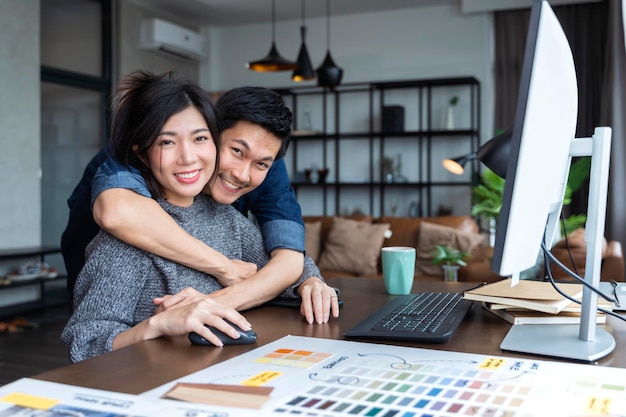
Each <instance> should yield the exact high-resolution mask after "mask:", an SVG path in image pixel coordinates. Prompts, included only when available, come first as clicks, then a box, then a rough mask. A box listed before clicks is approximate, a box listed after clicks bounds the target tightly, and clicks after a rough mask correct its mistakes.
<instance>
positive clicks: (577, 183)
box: [471, 157, 591, 246]
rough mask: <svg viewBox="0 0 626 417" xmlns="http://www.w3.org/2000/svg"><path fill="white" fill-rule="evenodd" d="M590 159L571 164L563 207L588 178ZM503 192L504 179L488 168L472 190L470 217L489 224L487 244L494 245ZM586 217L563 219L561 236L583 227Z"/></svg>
mask: <svg viewBox="0 0 626 417" xmlns="http://www.w3.org/2000/svg"><path fill="white" fill-rule="evenodd" d="M590 164H591V159H590V158H589V157H584V158H580V159H578V160H577V161H576V162H574V163H573V164H572V166H571V167H570V171H569V176H568V178H567V186H566V187H565V195H564V197H563V207H566V206H567V205H569V204H570V203H571V201H572V194H573V193H574V192H575V191H576V190H578V189H579V188H580V187H581V186H582V184H583V183H584V182H585V181H586V180H587V178H588V177H589V170H590V169H591V165H590ZM503 192H504V179H503V178H501V177H499V176H498V175H497V174H496V173H494V172H493V171H491V170H490V169H489V168H485V170H484V171H483V173H482V174H481V177H480V184H478V185H477V186H475V187H474V188H473V189H472V193H473V195H474V201H475V202H474V205H473V206H472V210H471V213H472V216H477V217H483V218H485V219H486V220H487V221H488V222H489V244H490V245H491V246H493V245H494V241H495V231H496V225H497V219H498V215H499V214H500V209H501V208H502V194H503ZM586 220H587V216H586V215H584V214H570V215H569V216H567V217H566V218H565V222H564V228H563V230H561V235H566V234H569V233H571V232H573V231H574V230H576V229H578V228H580V227H584V226H585V222H586Z"/></svg>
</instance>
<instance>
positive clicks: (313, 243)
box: [304, 221, 322, 262]
mask: <svg viewBox="0 0 626 417" xmlns="http://www.w3.org/2000/svg"><path fill="white" fill-rule="evenodd" d="M321 231H322V222H321V221H316V222H307V223H304V250H305V253H306V255H308V256H309V257H311V259H313V262H317V260H318V259H319V257H320V251H321V250H322V241H321Z"/></svg>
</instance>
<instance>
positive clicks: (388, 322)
mask: <svg viewBox="0 0 626 417" xmlns="http://www.w3.org/2000/svg"><path fill="white" fill-rule="evenodd" d="M472 305H473V302H472V301H471V300H466V299H463V294H460V293H447V292H421V293H417V294H408V295H399V296H397V297H395V298H394V299H392V300H391V301H389V302H388V303H387V304H385V305H384V306H383V307H381V308H380V309H378V310H377V311H376V312H374V313H373V314H371V315H370V316H369V317H367V318H366V319H365V320H363V321H362V322H361V323H359V324H358V325H356V326H355V327H353V328H352V329H350V330H349V331H348V332H346V333H345V334H344V336H346V337H357V338H370V339H388V340H406V341H412V342H421V343H443V342H447V341H448V340H449V339H450V337H451V336H452V334H453V333H454V332H455V330H456V329H457V327H458V326H459V324H460V323H461V321H462V320H463V318H464V317H465V315H466V314H467V312H468V311H469V310H470V308H471V307H472Z"/></svg>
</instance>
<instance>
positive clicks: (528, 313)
mask: <svg viewBox="0 0 626 417" xmlns="http://www.w3.org/2000/svg"><path fill="white" fill-rule="evenodd" d="M558 287H559V289H560V290H561V291H563V292H564V293H565V294H567V295H568V296H570V297H572V298H573V299H576V300H580V298H581V297H582V292H583V287H582V284H571V283H563V284H558ZM464 298H467V299H469V300H475V301H481V302H482V304H483V307H485V308H486V309H487V310H489V311H490V312H492V313H493V314H495V315H497V316H499V317H501V318H503V319H504V320H506V321H508V322H509V323H511V324H576V323H579V322H580V305H579V304H577V303H574V302H572V301H571V300H569V299H567V298H565V297H563V296H562V295H561V294H559V293H558V292H557V291H556V290H555V289H554V287H553V286H552V284H551V283H549V282H544V281H531V280H520V281H519V284H518V285H516V286H514V287H512V286H511V279H505V280H501V281H497V282H494V283H491V284H487V285H484V286H482V287H479V288H476V289H473V290H470V291H466V292H465V294H464ZM601 306H602V307H604V308H606V309H610V308H611V306H610V304H608V305H601ZM605 322H606V315H605V314H598V315H597V323H605Z"/></svg>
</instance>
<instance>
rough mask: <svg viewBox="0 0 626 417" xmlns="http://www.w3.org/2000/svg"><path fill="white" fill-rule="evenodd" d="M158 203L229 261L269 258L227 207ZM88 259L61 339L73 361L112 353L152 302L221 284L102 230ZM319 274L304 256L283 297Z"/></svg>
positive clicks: (202, 201) (249, 227) (253, 232)
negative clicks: (116, 340)
mask: <svg viewBox="0 0 626 417" xmlns="http://www.w3.org/2000/svg"><path fill="white" fill-rule="evenodd" d="M159 204H161V206H162V207H163V208H164V209H165V211H166V212H168V213H169V214H170V215H171V216H172V217H173V218H174V220H175V221H176V222H177V223H178V224H179V225H180V226H181V227H182V228H183V229H185V230H186V231H187V232H189V233H190V234H191V235H193V236H195V237H196V238H198V239H200V240H201V241H203V242H205V243H206V244H207V245H208V246H210V247H212V248H213V249H215V250H217V251H219V252H221V253H223V254H224V255H225V256H227V257H228V258H230V259H241V260H243V261H247V262H252V263H255V264H256V265H257V266H258V267H259V268H261V267H263V266H264V265H265V264H266V263H267V262H268V260H269V257H268V256H267V254H266V253H265V250H264V248H263V240H262V236H261V233H260V231H259V230H258V228H257V227H256V226H255V225H253V224H252V223H251V222H250V221H249V220H248V219H246V218H245V217H244V216H242V214H241V213H239V212H238V211H237V210H236V209H235V208H233V207H231V206H230V205H223V204H218V203H216V202H215V201H214V200H212V199H211V198H210V197H207V196H205V195H204V194H201V195H200V196H198V197H197V198H196V201H195V202H194V204H193V205H192V206H190V207H185V208H183V207H177V206H173V205H171V204H169V203H167V202H165V201H163V200H161V201H159ZM86 252H87V261H86V263H85V266H84V267H83V269H82V271H81V273H80V275H79V276H78V278H77V281H76V287H75V289H74V313H73V315H72V317H70V319H69V321H68V323H67V325H66V326H65V329H64V330H63V333H62V335H61V338H62V339H63V342H64V343H65V345H66V346H67V348H68V350H69V353H70V358H71V360H72V361H74V362H78V361H81V360H84V359H87V358H89V357H91V356H96V355H99V354H102V353H104V352H108V351H110V350H111V349H112V345H113V339H114V338H115V337H116V336H117V335H118V334H119V333H121V332H123V331H125V330H127V329H129V328H131V327H133V326H134V325H136V324H138V323H140V322H141V321H143V320H145V319H147V318H148V317H150V316H151V315H152V314H153V312H154V309H155V306H154V304H153V302H152V300H153V298H155V297H160V296H163V295H165V294H176V293H177V292H179V291H181V290H182V289H184V288H186V287H192V288H195V289H196V290H198V291H200V292H203V293H211V292H213V291H216V290H218V289H220V288H222V285H221V284H220V283H219V282H218V281H217V279H215V278H214V277H213V276H211V275H207V274H205V273H202V272H199V271H196V270H194V269H191V268H187V267H185V266H182V265H180V264H177V263H175V262H172V261H169V260H167V259H164V258H161V257H159V256H156V255H153V254H151V253H148V252H145V251H142V250H141V249H137V248H136V247H134V246H131V245H129V244H127V243H124V242H122V241H121V240H118V239H116V238H115V237H113V236H112V235H110V234H108V233H106V232H104V231H101V232H100V233H99V234H98V235H97V236H96V237H95V238H94V239H93V241H92V242H91V243H90V245H89V246H88V247H87V250H86ZM312 276H317V277H319V276H320V272H319V270H318V269H317V266H315V264H314V263H313V261H312V259H311V258H309V257H305V262H304V272H303V274H302V276H301V277H300V279H299V280H298V282H297V283H296V284H294V285H293V286H291V287H289V288H287V289H286V290H285V291H284V292H283V293H282V294H281V296H283V297H290V298H297V297H298V295H297V294H296V293H295V289H296V288H297V286H298V285H300V284H301V283H302V282H303V281H304V280H305V279H307V278H309V277H312Z"/></svg>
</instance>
